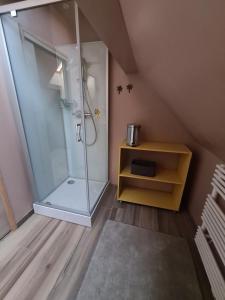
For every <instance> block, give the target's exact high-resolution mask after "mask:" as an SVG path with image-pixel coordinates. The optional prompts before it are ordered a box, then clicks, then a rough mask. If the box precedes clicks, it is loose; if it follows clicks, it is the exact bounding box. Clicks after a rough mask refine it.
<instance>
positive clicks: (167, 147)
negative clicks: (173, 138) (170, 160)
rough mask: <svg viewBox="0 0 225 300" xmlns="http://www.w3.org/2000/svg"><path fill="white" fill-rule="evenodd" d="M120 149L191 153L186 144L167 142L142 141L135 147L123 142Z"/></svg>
mask: <svg viewBox="0 0 225 300" xmlns="http://www.w3.org/2000/svg"><path fill="white" fill-rule="evenodd" d="M121 148H122V149H129V150H141V151H154V152H164V153H175V154H189V155H190V154H191V151H190V150H189V149H188V147H187V146H185V145H183V144H168V143H142V144H140V145H139V146H137V147H130V146H128V145H127V144H126V143H125V142H124V143H123V144H122V145H121Z"/></svg>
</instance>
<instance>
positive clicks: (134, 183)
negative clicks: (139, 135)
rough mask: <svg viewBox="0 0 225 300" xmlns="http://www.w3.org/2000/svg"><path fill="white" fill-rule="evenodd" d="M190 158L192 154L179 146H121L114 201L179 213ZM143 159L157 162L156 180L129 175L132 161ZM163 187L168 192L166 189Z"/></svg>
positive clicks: (152, 144) (157, 144)
mask: <svg viewBox="0 0 225 300" xmlns="http://www.w3.org/2000/svg"><path fill="white" fill-rule="evenodd" d="M191 156H192V153H191V151H190V150H189V149H188V147H187V146H185V145H182V144H168V143H142V144H141V145H140V146H138V147H130V146H127V145H126V144H125V143H123V144H122V145H121V146H120V161H119V176H118V195H117V196H118V197H117V199H118V200H119V201H125V202H131V203H137V204H143V205H148V206H153V207H159V208H164V209H169V210H174V211H178V210H179V208H180V203H181V198H182V194H183V190H184V186H185V182H186V178H187V174H188V169H189V165H190V161H191ZM142 157H143V158H144V159H149V160H155V161H156V165H157V168H156V176H154V177H147V176H141V175H134V174H132V173H131V170H130V165H131V161H132V159H134V158H142ZM171 162H172V164H170V163H171ZM168 163H169V164H168ZM154 185H157V186H156V187H155V186H154ZM165 185H168V186H169V188H166V189H165Z"/></svg>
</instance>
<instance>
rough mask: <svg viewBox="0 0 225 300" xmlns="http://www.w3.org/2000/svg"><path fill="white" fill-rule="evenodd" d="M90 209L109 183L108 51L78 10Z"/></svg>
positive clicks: (92, 208)
mask: <svg viewBox="0 0 225 300" xmlns="http://www.w3.org/2000/svg"><path fill="white" fill-rule="evenodd" d="M79 29H80V49H81V67H82V84H83V87H82V88H83V99H84V100H83V102H84V116H85V119H84V121H85V137H86V141H85V145H86V153H87V167H88V188H89V200H90V209H91V211H93V210H94V208H95V206H96V204H97V203H98V200H99V199H100V196H101V194H102V192H103V191H104V188H105V186H106V184H107V182H108V49H107V47H106V46H105V44H104V43H103V42H102V41H101V40H100V38H99V37H98V35H97V33H96V32H95V30H94V29H93V27H92V26H91V25H90V23H89V22H88V20H87V19H86V17H85V16H84V15H83V14H82V12H81V11H80V10H79Z"/></svg>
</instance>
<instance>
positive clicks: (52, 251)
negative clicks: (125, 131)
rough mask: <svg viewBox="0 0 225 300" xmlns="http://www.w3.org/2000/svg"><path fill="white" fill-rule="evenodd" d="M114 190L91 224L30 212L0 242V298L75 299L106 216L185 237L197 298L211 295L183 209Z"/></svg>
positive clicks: (193, 230)
mask: <svg viewBox="0 0 225 300" xmlns="http://www.w3.org/2000/svg"><path fill="white" fill-rule="evenodd" d="M115 193H116V189H115V187H110V188H109V189H108V191H107V193H106V194H105V199H104V201H103V202H102V204H101V207H100V209H99V212H98V215H97V217H96V220H95V222H94V225H93V227H92V228H86V227H83V226H80V225H76V224H72V223H67V222H64V221H59V220H56V219H51V218H47V217H44V216H40V215H36V214H34V215H32V216H31V217H30V218H29V219H28V220H27V221H26V222H25V223H24V224H23V225H22V226H21V227H19V228H18V229H17V230H16V231H15V232H13V233H10V234H9V235H8V236H7V237H5V238H4V239H3V240H2V241H0V299H7V300H9V299H12V300H15V299H18V300H23V299H27V300H31V299H38V300H45V299H48V300H50V299H57V300H64V299H66V300H67V299H76V295H77V292H78V290H79V287H80V285H81V282H82V279H83V277H84V274H85V272H86V270H87V267H88V264H89V261H90V258H91V256H92V253H93V251H94V249H95V246H96V243H97V241H98V237H99V235H100V233H101V230H102V228H103V226H104V223H105V221H106V220H107V219H111V220H115V221H118V222H123V223H127V224H132V225H135V226H139V227H143V228H146V229H150V230H154V231H159V232H163V233H167V234H172V235H175V236H181V237H184V238H186V239H187V241H188V243H189V246H190V249H191V253H192V256H193V260H194V263H195V266H196V272H197V276H198V280H199V284H200V288H201V291H202V295H203V299H212V295H211V292H210V287H209V283H208V280H207V277H206V274H205V272H204V269H203V266H202V263H201V260H200V257H199V255H198V252H197V250H196V247H195V245H194V242H193V237H194V232H195V228H194V226H193V224H192V222H191V220H190V218H189V217H188V215H187V213H185V212H180V213H173V212H169V211H165V210H158V209H156V208H151V207H145V206H139V205H133V204H126V203H123V204H120V203H119V202H118V201H115ZM96 300H97V299H96Z"/></svg>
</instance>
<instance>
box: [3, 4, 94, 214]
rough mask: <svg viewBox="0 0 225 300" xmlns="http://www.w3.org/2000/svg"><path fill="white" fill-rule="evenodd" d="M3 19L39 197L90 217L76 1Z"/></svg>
mask: <svg viewBox="0 0 225 300" xmlns="http://www.w3.org/2000/svg"><path fill="white" fill-rule="evenodd" d="M2 23H3V29H4V33H5V39H6V43H7V48H8V53H9V59H10V63H11V68H12V73H13V77H14V83H15V87H16V92H17V97H18V103H19V107H20V112H21V117H22V122H23V127H24V132H25V136H26V141H27V147H28V151H29V156H30V162H31V168H32V172H33V177H34V183H35V184H34V186H35V190H36V192H35V193H36V201H37V202H38V203H39V204H41V205H44V206H49V207H52V208H60V209H64V210H68V211H72V212H78V213H81V214H86V215H89V214H90V211H89V202H88V197H87V180H86V179H87V178H86V160H85V158H86V153H85V143H84V142H82V141H84V130H83V129H82V124H83V123H84V119H83V118H84V114H83V103H82V97H81V90H80V86H81V79H80V72H79V71H80V56H79V41H77V37H76V30H75V29H76V26H75V2H74V1H65V2H60V3H57V4H51V5H45V6H41V7H37V8H32V9H27V10H24V11H19V12H17V17H16V18H12V17H11V16H10V15H9V14H6V15H4V16H3V17H2ZM77 112H80V120H79V122H75V120H74V116H75V115H76V114H77Z"/></svg>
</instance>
